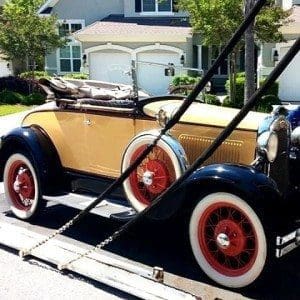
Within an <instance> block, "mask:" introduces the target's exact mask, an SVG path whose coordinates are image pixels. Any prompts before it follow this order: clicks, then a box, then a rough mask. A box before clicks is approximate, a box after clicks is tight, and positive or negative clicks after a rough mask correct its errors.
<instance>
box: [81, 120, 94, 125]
mask: <svg viewBox="0 0 300 300" xmlns="http://www.w3.org/2000/svg"><path fill="white" fill-rule="evenodd" d="M83 124H84V125H87V126H91V125H92V121H91V120H90V119H87V120H84V121H83Z"/></svg>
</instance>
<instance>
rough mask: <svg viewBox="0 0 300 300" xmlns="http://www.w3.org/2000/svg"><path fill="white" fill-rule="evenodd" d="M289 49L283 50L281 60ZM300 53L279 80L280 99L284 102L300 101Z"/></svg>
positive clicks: (281, 50)
mask: <svg viewBox="0 0 300 300" xmlns="http://www.w3.org/2000/svg"><path fill="white" fill-rule="evenodd" d="M288 49H289V48H281V49H280V56H281V58H282V57H283V56H284V55H285V54H286V53H287V51H288ZM299 70H300V53H298V54H297V55H296V56H295V57H294V59H293V60H292V62H291V63H290V65H289V66H288V67H287V68H286V69H285V70H284V72H283V73H282V75H281V76H280V79H279V98H280V99H281V100H283V101H291V102H293V101H298V102H299V101H300V76H299Z"/></svg>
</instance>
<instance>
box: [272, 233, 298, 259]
mask: <svg viewBox="0 0 300 300" xmlns="http://www.w3.org/2000/svg"><path fill="white" fill-rule="evenodd" d="M276 246H277V247H276V257H277V258H280V257H282V256H284V255H286V254H288V253H289V252H291V251H292V250H294V249H296V248H298V247H299V246H300V228H298V229H297V230H295V231H292V232H290V233H289V234H287V235H285V236H277V238H276Z"/></svg>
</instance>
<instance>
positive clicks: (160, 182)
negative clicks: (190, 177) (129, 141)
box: [129, 146, 176, 205]
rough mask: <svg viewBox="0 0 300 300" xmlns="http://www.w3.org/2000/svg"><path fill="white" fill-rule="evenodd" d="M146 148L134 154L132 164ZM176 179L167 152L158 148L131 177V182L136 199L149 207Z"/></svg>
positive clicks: (141, 148) (142, 147)
mask: <svg viewBox="0 0 300 300" xmlns="http://www.w3.org/2000/svg"><path fill="white" fill-rule="evenodd" d="M145 148H146V146H141V147H139V148H138V149H137V150H136V151H135V152H134V153H133V155H132V158H131V161H130V164H132V163H133V162H134V161H135V159H136V158H137V157H138V156H139V155H140V153H141V152H142V151H143V150H144V149H145ZM175 179H176V174H175V169H174V166H173V163H172V160H171V158H170V157H169V155H168V154H167V153H166V151H164V150H163V149H162V148H161V147H159V146H156V147H154V149H153V150H152V151H151V153H150V154H149V155H148V156H147V157H146V158H145V159H144V160H143V161H142V163H141V164H140V165H139V166H138V167H137V169H136V170H135V171H134V172H133V173H132V174H131V175H130V177H129V182H130V186H131V189H132V192H133V194H134V196H135V198H136V199H137V200H138V201H139V202H141V203H143V204H145V205H149V204H150V203H151V201H153V200H154V199H155V198H156V197H157V196H158V195H159V194H161V193H162V192H163V191H164V190H166V189H167V188H168V187H169V186H170V185H171V183H172V182H173V181H174V180H175Z"/></svg>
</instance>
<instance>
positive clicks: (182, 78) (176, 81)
mask: <svg viewBox="0 0 300 300" xmlns="http://www.w3.org/2000/svg"><path fill="white" fill-rule="evenodd" d="M199 79H200V77H192V76H188V75H179V76H175V77H174V78H173V80H172V85H174V86H178V85H191V84H196V83H197V82H198V81H199Z"/></svg>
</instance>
